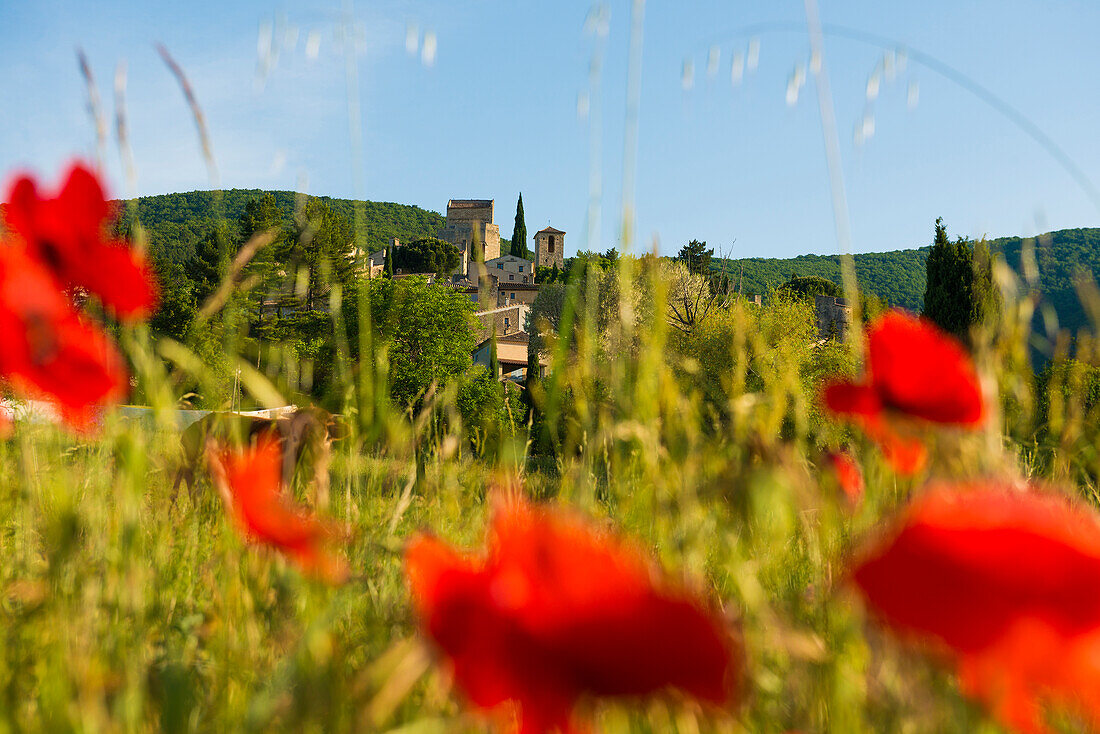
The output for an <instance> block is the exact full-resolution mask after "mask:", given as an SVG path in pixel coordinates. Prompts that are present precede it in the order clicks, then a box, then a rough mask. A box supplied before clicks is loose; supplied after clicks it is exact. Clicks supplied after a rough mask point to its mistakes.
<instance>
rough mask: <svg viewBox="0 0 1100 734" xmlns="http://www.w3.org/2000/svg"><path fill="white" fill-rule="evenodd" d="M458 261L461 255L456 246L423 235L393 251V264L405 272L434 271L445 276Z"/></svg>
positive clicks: (460, 260)
mask: <svg viewBox="0 0 1100 734" xmlns="http://www.w3.org/2000/svg"><path fill="white" fill-rule="evenodd" d="M460 262H462V256H461V255H460V254H459V252H458V248H456V247H455V246H454V245H452V244H451V243H450V242H444V241H443V240H441V239H437V238H435V237H423V238H421V239H418V240H414V241H413V242H410V243H408V244H407V245H402V246H401V247H398V248H397V249H396V252H394V263H393V266H394V267H395V268H397V269H398V270H402V271H404V272H406V273H436V274H438V275H439V276H440V277H445V276H447V275H449V274H450V273H451V272H452V271H453V270H454V269H455V268H457V267H458V265H459V263H460Z"/></svg>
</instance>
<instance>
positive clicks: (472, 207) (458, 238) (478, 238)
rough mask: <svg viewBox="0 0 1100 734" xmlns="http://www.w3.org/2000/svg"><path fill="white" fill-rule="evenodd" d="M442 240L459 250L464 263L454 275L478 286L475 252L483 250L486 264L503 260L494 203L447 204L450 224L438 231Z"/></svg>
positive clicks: (476, 200) (477, 200) (457, 202)
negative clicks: (477, 249) (478, 249)
mask: <svg viewBox="0 0 1100 734" xmlns="http://www.w3.org/2000/svg"><path fill="white" fill-rule="evenodd" d="M439 239H441V240H444V241H445V242H450V243H451V244H452V245H454V246H455V247H457V248H458V252H459V255H461V260H460V261H459V265H458V267H457V268H456V269H455V271H454V274H455V275H456V276H459V277H463V276H464V277H466V278H468V279H469V280H471V281H474V282H476V281H477V280H478V267H477V261H478V257H477V251H476V249H475V248H482V252H483V253H484V255H483V258H482V259H483V260H484V261H488V260H495V259H496V258H498V257H500V227H498V226H497V225H495V224H493V200H492V199H451V200H450V201H448V202H447V223H446V224H445V225H444V226H443V229H441V230H440V231H439Z"/></svg>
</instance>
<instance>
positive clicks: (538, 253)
mask: <svg viewBox="0 0 1100 734" xmlns="http://www.w3.org/2000/svg"><path fill="white" fill-rule="evenodd" d="M555 264H557V266H558V269H559V270H563V269H565V232H562V231H561V230H560V229H554V228H553V227H547V228H546V229H540V230H539V231H538V232H535V266H536V267H540V268H552V267H554V265H555Z"/></svg>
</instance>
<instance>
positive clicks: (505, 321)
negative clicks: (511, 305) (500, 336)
mask: <svg viewBox="0 0 1100 734" xmlns="http://www.w3.org/2000/svg"><path fill="white" fill-rule="evenodd" d="M504 328H505V329H507V328H508V317H507V316H505V317H504Z"/></svg>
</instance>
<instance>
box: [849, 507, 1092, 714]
mask: <svg viewBox="0 0 1100 734" xmlns="http://www.w3.org/2000/svg"><path fill="white" fill-rule="evenodd" d="M852 577H853V579H854V581H855V583H856V585H857V586H858V587H859V589H860V591H861V592H862V593H863V596H864V597H865V598H866V599H867V601H868V602H869V603H870V604H871V606H872V607H873V608H874V609H875V611H876V612H877V613H878V614H879V615H880V616H881V617H882V618H883V619H884V620H885V622H886V623H888V624H889V625H890V626H892V627H893V628H895V629H897V630H898V631H900V632H902V633H903V634H905V635H906V636H908V637H911V638H913V639H915V640H922V641H926V642H929V643H931V644H932V645H933V646H934V647H938V648H940V649H941V650H943V651H945V652H946V653H948V654H949V655H950V656H953V657H954V658H955V659H956V660H957V663H958V671H959V675H960V683H961V685H962V687H963V689H964V690H965V691H966V692H967V693H968V694H969V695H972V696H974V697H976V698H978V699H980V700H982V701H983V702H985V703H986V704H987V705H988V706H989V707H990V708H991V710H992V711H993V713H994V715H995V716H996V717H997V718H998V719H1000V720H1001V721H1002V722H1003V723H1005V724H1007V725H1009V726H1013V727H1015V728H1017V729H1018V730H1020V731H1025V732H1042V731H1045V729H1044V727H1043V726H1042V721H1041V711H1042V708H1041V702H1042V701H1043V700H1049V701H1051V702H1053V703H1058V704H1061V705H1068V706H1076V707H1078V708H1079V709H1080V710H1081V711H1082V712H1083V713H1085V714H1087V715H1088V716H1091V717H1092V719H1091V720H1092V722H1093V724H1094V725H1096V726H1100V523H1098V522H1097V519H1096V517H1095V516H1094V515H1093V514H1092V513H1090V512H1086V511H1085V510H1082V509H1079V508H1077V507H1075V506H1073V505H1071V504H1070V503H1069V502H1067V501H1066V500H1065V499H1063V498H1061V497H1057V496H1052V495H1042V494H1034V493H1030V492H1021V491H1018V490H1011V489H1007V488H1001V487H952V486H940V487H934V488H932V489H930V490H929V491H928V492H927V493H925V494H923V495H922V496H920V497H919V498H917V500H915V501H914V502H913V504H912V505H911V506H910V508H909V510H908V511H907V512H906V513H905V516H904V518H903V519H902V521H901V523H900V525H899V527H898V529H897V530H896V531H895V532H894V533H893V534H892V535H891V536H890V537H889V538H887V539H885V540H883V541H881V542H879V543H877V544H875V545H874V546H872V547H871V548H870V549H869V550H868V552H866V553H865V554H864V555H863V557H862V558H861V559H860V560H859V562H858V563H857V564H856V566H855V569H854V571H853V573H852Z"/></svg>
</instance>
